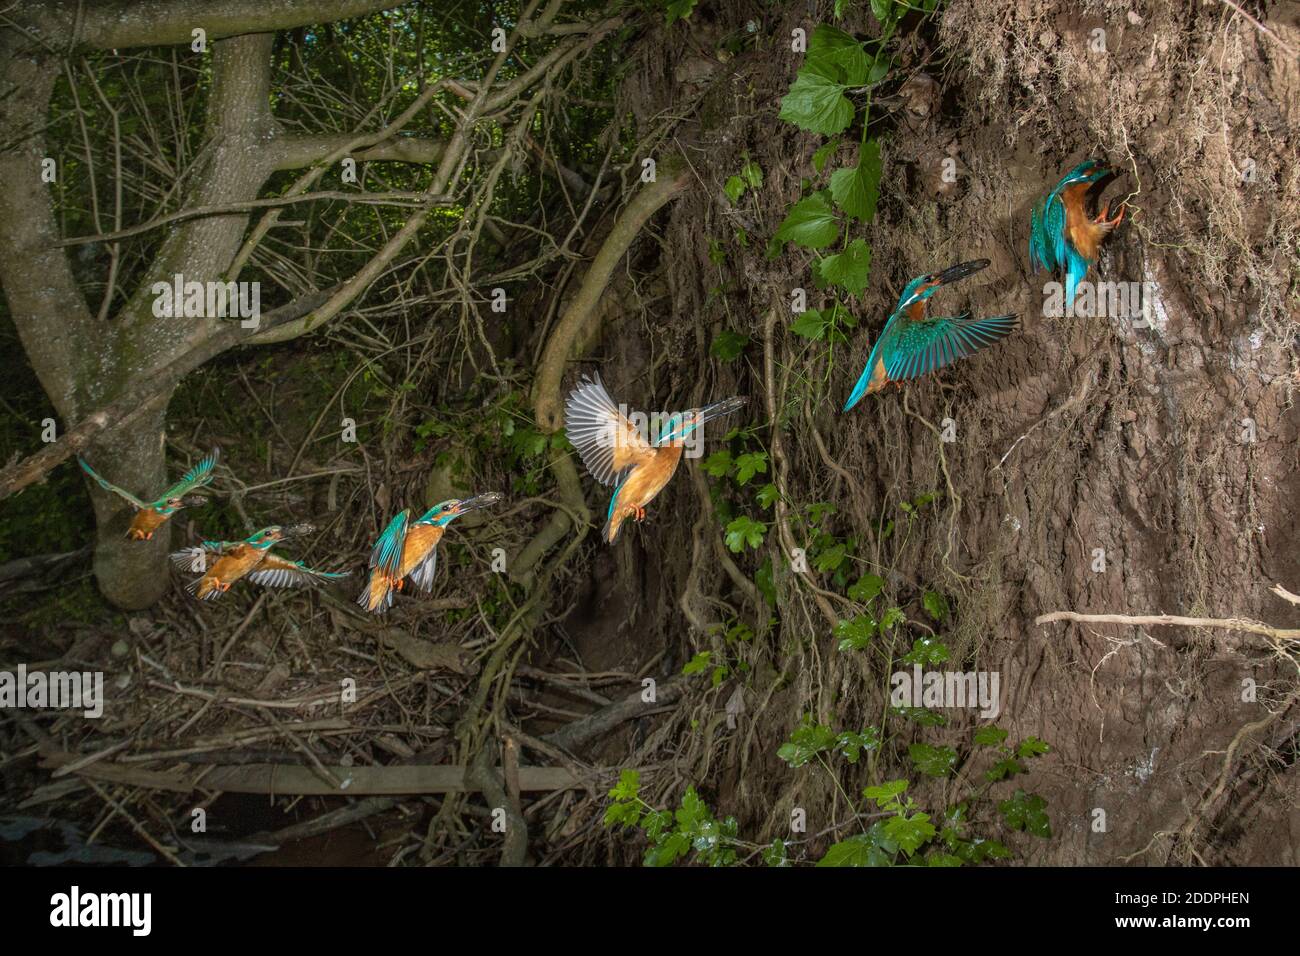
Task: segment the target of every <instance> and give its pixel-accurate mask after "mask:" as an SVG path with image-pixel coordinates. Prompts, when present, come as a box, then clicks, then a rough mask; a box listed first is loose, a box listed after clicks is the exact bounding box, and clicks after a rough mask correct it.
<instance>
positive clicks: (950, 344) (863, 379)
mask: <svg viewBox="0 0 1300 956" xmlns="http://www.w3.org/2000/svg"><path fill="white" fill-rule="evenodd" d="M988 264H989V260H987V259H975V260H973V261H971V262H962V263H959V264H958V265H955V266H953V267H952V268H950V269H944V270H943V271H942V272H932V273H930V274H929V275H923V276H917V277H916V278H915V279H913V280H912V281H911V282H909V283H908V284H907V288H905V289H904V290H903V294H902V295H901V296H899V298H898V305H897V306H895V307H894V312H893V314H892V315H891V316H890V317H889V321H888V322H886V323H885V328H884V330H883V331H882V332H881V333H880V338H878V339H876V344H875V346H874V347H873V348H872V349H871V356H870V357H869V358H868V359H867V367H866V368H865V369H863V370H862V374H861V375H860V376H859V377H858V381H857V384H856V385H854V386H853V392H852V394H850V395H849V400H848V401H847V402H845V403H844V411H846V412H847V411H848V410H849V409H850V408H852V407H853V406H854V405H856V404H857V403H858V402H860V401H862V396H863V395H870V394H871V393H872V392H878V391H880V390H881V389H882V388H884V387H885V386H886V385H888V384H889V383H890V382H893V383H895V384H896V385H898V387H899V388H901V387H902V385H901V382H902V381H903V380H904V379H909V378H916V377H918V376H920V375H925V374H926V373H927V372H933V371H934V370H935V369H938V368H943V366H945V365H950V364H951V363H953V362H955V361H957V360H958V359H960V358H966V357H967V356H968V355H970V354H971V353H972V352H975V351H976V350H977V349H981V348H983V347H984V346H986V345H992V344H993V343H994V342H996V341H997V340H998V339H1001V338H1003V337H1005V336H1007V335H1010V334H1011V333H1012V332H1014V331H1015V330H1016V329H1017V328H1018V327H1019V325H1020V321H1019V319H1018V318H1017V317H1016V316H1014V315H994V316H990V317H989V318H987V319H972V318H971V315H970V312H963V313H962V314H961V315H956V316H948V317H945V318H937V319H927V318H926V317H925V303H926V300H927V299H929V298H930V296H932V295H934V293H935V292H937V291H938V289H939V287H940V286H944V285H947V284H948V283H949V282H956V281H957V280H958V279H964V278H966V277H967V276H970V275H974V274H975V273H976V272H979V271H980V270H981V269H984V268H986V267H987V266H988Z"/></svg>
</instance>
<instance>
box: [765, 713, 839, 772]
mask: <svg viewBox="0 0 1300 956" xmlns="http://www.w3.org/2000/svg"><path fill="white" fill-rule="evenodd" d="M834 746H835V731H833V730H831V728H829V727H827V726H826V725H825V724H818V723H814V722H813V719H812V716H811V715H808V714H805V715H804V717H803V720H801V721H800V722H799V726H798V727H796V728H795V730H794V733H792V734H791V735H790V739H789V740H788V741H786V742H785V743H783V744H782V745H781V746H780V747H779V748H778V749H777V751H776V755H777V756H778V757H780V758H781V759H782V760H784V761H785V762H786V763H788V764H789V765H790V766H791V767H802V766H803V765H804V764H806V763H808V761H810V760H812V759H813V758H815V757H816V756H817V755H818V754H819V753H822V752H824V751H827V750H830V749H831V748H832V747H834Z"/></svg>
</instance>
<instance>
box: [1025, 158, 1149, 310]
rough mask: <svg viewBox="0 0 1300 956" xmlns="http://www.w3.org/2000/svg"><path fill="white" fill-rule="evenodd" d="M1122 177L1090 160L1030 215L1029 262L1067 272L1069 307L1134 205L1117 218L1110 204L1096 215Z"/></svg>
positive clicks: (1124, 205) (1068, 175)
mask: <svg viewBox="0 0 1300 956" xmlns="http://www.w3.org/2000/svg"><path fill="white" fill-rule="evenodd" d="M1118 174H1119V170H1117V169H1115V168H1114V167H1113V166H1107V165H1105V164H1104V163H1099V162H1097V161H1096V160H1095V159H1089V160H1086V161H1084V162H1082V163H1080V164H1079V165H1078V166H1075V167H1074V169H1072V170H1070V171H1069V172H1068V173H1066V174H1065V178H1063V179H1062V180H1061V181H1060V182H1059V183H1057V184H1056V188H1055V189H1053V190H1052V191H1051V192H1050V193H1049V194H1048V196H1047V198H1046V199H1044V200H1043V201H1042V202H1041V203H1039V204H1038V205H1037V206H1035V207H1034V208H1033V209H1032V210H1031V211H1030V216H1029V262H1030V265H1032V266H1033V269H1034V271H1035V272H1037V271H1038V270H1039V268H1040V267H1042V268H1044V269H1047V270H1048V271H1050V272H1055V271H1057V270H1060V271H1061V272H1063V273H1064V274H1065V303H1066V305H1067V306H1069V305H1073V304H1074V290H1075V288H1076V287H1077V286H1078V284H1079V283H1080V282H1082V281H1083V277H1084V276H1086V275H1087V274H1088V267H1089V266H1091V265H1093V264H1094V263H1095V262H1096V261H1097V254H1098V252H1099V250H1100V249H1101V241H1102V240H1103V239H1105V238H1106V236H1108V235H1109V234H1110V232H1111V230H1112V229H1114V228H1115V227H1116V226H1118V225H1119V224H1120V223H1121V222H1122V221H1123V219H1124V212H1125V210H1127V209H1128V204H1127V203H1123V202H1121V203H1120V204H1119V210H1118V211H1117V212H1116V213H1115V216H1114V218H1111V215H1110V201H1109V200H1107V202H1106V205H1105V207H1104V208H1103V209H1102V210H1101V212H1099V213H1096V215H1093V213H1095V212H1096V209H1097V204H1098V202H1099V201H1100V199H1101V194H1102V193H1103V192H1104V191H1105V189H1106V187H1107V186H1108V185H1109V184H1110V181H1111V180H1112V179H1114V178H1115V177H1116V176H1117V175H1118Z"/></svg>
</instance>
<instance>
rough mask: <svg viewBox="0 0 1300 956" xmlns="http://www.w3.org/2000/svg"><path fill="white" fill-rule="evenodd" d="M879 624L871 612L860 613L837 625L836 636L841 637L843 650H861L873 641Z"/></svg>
mask: <svg viewBox="0 0 1300 956" xmlns="http://www.w3.org/2000/svg"><path fill="white" fill-rule="evenodd" d="M878 629H879V625H878V624H877V623H876V619H875V618H874V617H872V616H871V615H870V614H859V615H858V616H857V617H854V618H851V619H850V620H847V621H840V622H839V623H838V624H836V625H835V636H836V637H838V638H839V639H840V643H839V649H840V650H841V651H860V650H862V649H864V648H865V647H866V646H867V645H868V644H870V643H871V639H872V638H873V637H875V636H876V633H877V630H878Z"/></svg>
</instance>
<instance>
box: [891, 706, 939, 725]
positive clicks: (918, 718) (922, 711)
mask: <svg viewBox="0 0 1300 956" xmlns="http://www.w3.org/2000/svg"><path fill="white" fill-rule="evenodd" d="M889 712H890V713H891V714H893V715H894V716H896V717H902V718H903V719H905V720H910V721H911V722H912V723H914V724H917V725H918V726H921V727H946V726H947V725H948V718H947V717H945V716H944V715H943V714H941V713H939V712H938V711H937V710H930V709H929V708H928V707H891V708H889Z"/></svg>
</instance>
